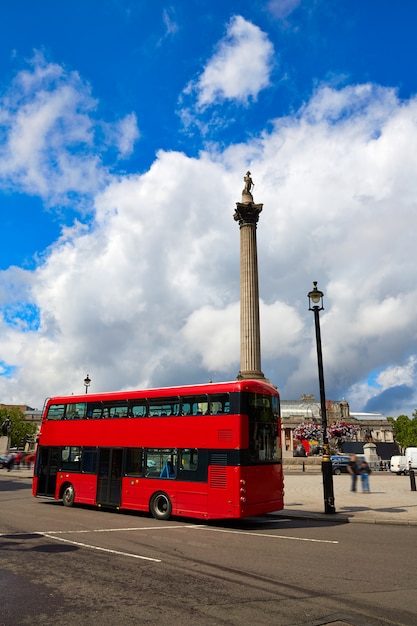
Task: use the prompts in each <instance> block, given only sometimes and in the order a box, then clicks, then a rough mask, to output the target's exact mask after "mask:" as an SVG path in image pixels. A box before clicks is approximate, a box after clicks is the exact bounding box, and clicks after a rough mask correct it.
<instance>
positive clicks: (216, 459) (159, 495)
mask: <svg viewBox="0 0 417 626" xmlns="http://www.w3.org/2000/svg"><path fill="white" fill-rule="evenodd" d="M33 495H34V496H42V497H47V498H54V499H56V500H59V499H62V501H63V503H64V505H66V506H72V505H73V504H74V503H79V504H88V505H94V506H98V507H101V506H103V507H114V508H117V509H126V510H127V509H130V510H136V511H146V512H150V513H151V514H152V515H153V516H154V517H155V518H156V519H161V520H164V519H168V518H169V517H170V516H171V515H176V516H177V515H182V516H187V517H194V518H203V519H222V518H243V517H249V516H253V515H260V514H263V513H268V512H272V511H276V510H279V509H282V508H283V475H282V450H281V428H280V418H279V395H278V392H277V390H276V389H275V387H273V386H272V385H269V384H268V383H265V382H263V381H259V380H244V381H234V382H228V383H209V384H205V385H193V386H186V387H171V388H163V389H150V390H144V391H130V392H127V391H123V392H116V393H101V394H88V395H80V396H66V397H55V398H50V399H48V401H47V402H46V404H45V408H44V412H43V416H42V424H41V430H40V433H39V439H38V448H37V453H36V462H35V469H34V478H33Z"/></svg>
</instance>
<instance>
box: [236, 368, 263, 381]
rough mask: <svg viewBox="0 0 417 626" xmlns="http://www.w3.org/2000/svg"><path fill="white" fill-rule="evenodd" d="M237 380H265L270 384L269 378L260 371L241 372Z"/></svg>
mask: <svg viewBox="0 0 417 626" xmlns="http://www.w3.org/2000/svg"><path fill="white" fill-rule="evenodd" d="M236 380H264V381H265V382H266V383H269V382H270V381H269V380H268V379H267V378H265V376H264V375H263V373H262V372H261V371H260V370H245V371H243V372H242V371H241V372H239V374H238V375H237V376H236Z"/></svg>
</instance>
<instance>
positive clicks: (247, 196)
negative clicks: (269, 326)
mask: <svg viewBox="0 0 417 626" xmlns="http://www.w3.org/2000/svg"><path fill="white" fill-rule="evenodd" d="M243 180H244V181H245V186H244V188H243V191H242V202H236V211H235V213H234V216H233V217H234V219H235V220H236V221H237V222H239V227H240V372H239V374H238V375H237V379H238V380H242V379H245V378H258V379H259V378H261V379H263V380H266V379H265V376H264V375H263V373H262V371H261V338H260V327H259V287H258V253H257V248H256V225H257V223H258V219H259V213H260V212H261V211H262V207H263V205H262V204H255V203H254V201H253V196H252V193H251V189H252V187H253V186H254V183H253V181H252V178H251V173H250V172H246V175H245V176H244V179H243Z"/></svg>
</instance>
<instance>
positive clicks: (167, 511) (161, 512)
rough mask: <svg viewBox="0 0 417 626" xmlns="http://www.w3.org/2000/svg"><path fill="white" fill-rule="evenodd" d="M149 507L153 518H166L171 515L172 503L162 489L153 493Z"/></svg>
mask: <svg viewBox="0 0 417 626" xmlns="http://www.w3.org/2000/svg"><path fill="white" fill-rule="evenodd" d="M149 508H150V511H151V513H152V516H153V517H154V518H155V519H162V520H166V519H169V518H170V517H171V513H172V503H171V500H170V499H169V497H168V496H167V494H166V493H164V492H163V491H158V492H157V493H154V495H153V496H152V499H151V503H150V506H149Z"/></svg>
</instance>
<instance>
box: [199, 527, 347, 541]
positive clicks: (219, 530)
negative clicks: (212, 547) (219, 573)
mask: <svg viewBox="0 0 417 626" xmlns="http://www.w3.org/2000/svg"><path fill="white" fill-rule="evenodd" d="M190 528H195V529H196V530H198V529H199V528H201V529H202V530H211V531H213V532H215V533H230V534H232V535H251V536H252V537H268V538H269V539H289V540H290V541H308V542H311V543H339V542H338V541H330V540H329V539H307V537H289V536H286V535H267V534H264V533H252V532H249V531H247V530H227V529H224V528H210V527H208V526H190Z"/></svg>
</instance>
